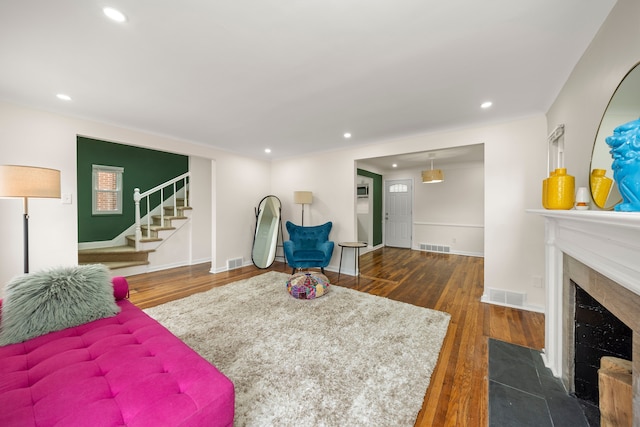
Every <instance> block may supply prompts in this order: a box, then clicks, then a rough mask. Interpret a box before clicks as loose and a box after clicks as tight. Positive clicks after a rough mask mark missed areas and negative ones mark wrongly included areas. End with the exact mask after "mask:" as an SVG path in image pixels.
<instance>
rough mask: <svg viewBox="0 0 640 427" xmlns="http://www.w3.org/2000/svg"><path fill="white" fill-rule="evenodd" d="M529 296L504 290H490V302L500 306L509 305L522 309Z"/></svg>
mask: <svg viewBox="0 0 640 427" xmlns="http://www.w3.org/2000/svg"><path fill="white" fill-rule="evenodd" d="M526 297H527V294H524V293H521V292H512V291H505V290H502V289H492V288H489V301H491V302H495V303H498V304H507V305H510V306H516V307H522V306H524V302H525V300H526Z"/></svg>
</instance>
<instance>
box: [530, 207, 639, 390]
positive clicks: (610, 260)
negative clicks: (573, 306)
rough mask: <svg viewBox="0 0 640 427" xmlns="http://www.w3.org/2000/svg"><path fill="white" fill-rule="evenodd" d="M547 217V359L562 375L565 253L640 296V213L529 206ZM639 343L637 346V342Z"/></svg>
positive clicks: (555, 370)
mask: <svg viewBox="0 0 640 427" xmlns="http://www.w3.org/2000/svg"><path fill="white" fill-rule="evenodd" d="M528 212H531V213H536V214H540V215H542V216H544V218H545V245H546V250H545V253H546V255H545V256H546V262H545V263H546V310H545V349H544V353H543V357H544V359H545V364H546V365H547V367H548V368H550V369H551V370H552V372H553V374H554V375H555V376H557V377H560V378H562V377H563V376H565V374H566V372H563V369H566V368H563V360H564V356H565V355H564V354H563V351H564V348H565V347H564V346H563V342H562V340H563V330H562V328H563V325H562V324H563V280H564V271H563V255H564V254H566V255H569V256H571V257H572V258H574V259H576V260H577V261H579V262H581V263H582V264H584V265H586V266H588V267H590V268H591V269H593V270H595V271H597V272H599V273H600V274H602V275H603V276H605V277H607V278H609V279H611V280H612V281H614V282H616V283H618V284H619V285H621V286H623V287H625V288H627V289H628V290H630V291H631V292H633V293H635V294H637V295H640V213H636V212H613V211H575V210H571V211H562V210H557V211H556V210H541V209H540V210H529V211H528ZM634 347H635V345H634Z"/></svg>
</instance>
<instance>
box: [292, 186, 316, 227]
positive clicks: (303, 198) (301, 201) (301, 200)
mask: <svg viewBox="0 0 640 427" xmlns="http://www.w3.org/2000/svg"><path fill="white" fill-rule="evenodd" d="M311 202H313V193H312V192H311V191H294V192H293V203H295V204H298V205H302V225H304V205H310V204H311Z"/></svg>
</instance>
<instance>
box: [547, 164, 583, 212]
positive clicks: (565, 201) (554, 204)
mask: <svg viewBox="0 0 640 427" xmlns="http://www.w3.org/2000/svg"><path fill="white" fill-rule="evenodd" d="M575 202H576V180H575V178H574V177H573V176H572V175H567V169H566V168H558V169H556V170H555V174H553V175H552V176H550V177H549V178H548V179H547V209H571V208H573V205H574V204H575Z"/></svg>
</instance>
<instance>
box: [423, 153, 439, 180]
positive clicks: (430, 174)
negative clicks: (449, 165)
mask: <svg viewBox="0 0 640 427" xmlns="http://www.w3.org/2000/svg"><path fill="white" fill-rule="evenodd" d="M430 157H431V169H428V170H425V171H422V182H423V183H425V184H432V183H436V182H442V181H444V174H443V173H442V170H441V169H434V168H433V155H431V156H430Z"/></svg>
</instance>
